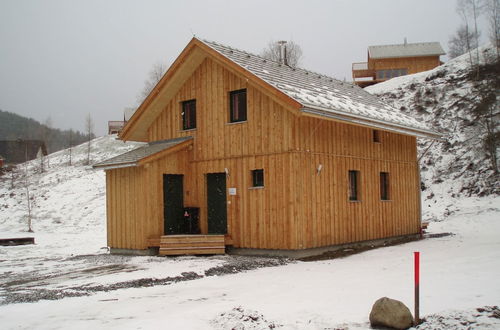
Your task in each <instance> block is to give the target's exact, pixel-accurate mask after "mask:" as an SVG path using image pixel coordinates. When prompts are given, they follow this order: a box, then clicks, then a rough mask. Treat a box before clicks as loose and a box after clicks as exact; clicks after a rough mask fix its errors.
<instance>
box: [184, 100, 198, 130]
mask: <svg viewBox="0 0 500 330" xmlns="http://www.w3.org/2000/svg"><path fill="white" fill-rule="evenodd" d="M181 114H182V129H184V130H186V129H193V128H196V100H189V101H184V102H182V113H181Z"/></svg>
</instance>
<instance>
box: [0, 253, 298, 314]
mask: <svg viewBox="0 0 500 330" xmlns="http://www.w3.org/2000/svg"><path fill="white" fill-rule="evenodd" d="M131 258H134V257H128V256H113V255H86V256H76V257H72V258H68V259H65V260H61V261H60V262H65V261H67V262H74V261H84V265H86V267H84V268H81V267H80V268H79V269H75V270H71V271H68V272H65V273H49V274H44V275H40V274H39V273H38V272H32V273H24V274H22V275H21V276H16V279H15V280H10V281H9V280H8V281H4V282H3V283H0V305H5V304H14V303H29V302H36V301H39V300H58V299H62V298H65V297H78V296H87V295H91V294H93V293H96V292H108V291H114V290H119V289H125V288H140V287H151V286H156V285H169V284H172V283H177V282H183V281H193V280H197V279H200V278H204V277H209V276H223V275H228V274H236V273H240V272H244V271H248V270H253V269H257V268H264V267H275V266H281V265H285V264H288V263H290V262H293V261H292V260H290V259H286V258H258V257H243V256H230V255H224V256H213V257H207V258H215V259H221V260H222V261H223V262H224V263H223V264H222V265H221V266H217V267H212V268H209V269H207V270H205V271H204V274H199V273H195V272H183V273H181V274H180V275H178V276H167V277H164V278H150V277H146V278H140V279H134V280H129V281H123V282H116V283H111V284H97V285H95V284H94V285H93V284H90V285H89V284H85V285H79V286H68V287H64V288H60V289H59V288H57V289H47V288H46V286H47V284H57V283H58V282H63V281H64V279H68V278H70V279H72V280H78V279H89V278H93V277H95V276H99V275H107V274H114V273H120V272H132V271H135V270H137V268H135V267H133V266H130V265H127V264H126V263H124V261H128V260H130V259H131ZM172 259H174V260H175V257H173V258H172V257H170V258H169V259H166V258H165V259H163V260H172ZM157 261H158V262H162V258H158V260H157ZM96 263H105V265H99V266H95V264H96ZM106 263H109V264H106Z"/></svg>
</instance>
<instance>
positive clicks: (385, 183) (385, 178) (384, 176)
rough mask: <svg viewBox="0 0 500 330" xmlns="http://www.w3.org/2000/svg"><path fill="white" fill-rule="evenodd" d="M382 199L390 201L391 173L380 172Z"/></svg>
mask: <svg viewBox="0 0 500 330" xmlns="http://www.w3.org/2000/svg"><path fill="white" fill-rule="evenodd" d="M380 199H381V200H383V201H388V200H389V173H387V172H380Z"/></svg>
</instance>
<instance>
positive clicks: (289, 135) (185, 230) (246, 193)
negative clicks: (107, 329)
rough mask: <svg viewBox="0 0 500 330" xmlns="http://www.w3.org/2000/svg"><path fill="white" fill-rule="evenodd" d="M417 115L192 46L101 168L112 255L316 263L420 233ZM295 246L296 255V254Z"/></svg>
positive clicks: (224, 51)
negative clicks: (123, 148) (130, 146)
mask: <svg viewBox="0 0 500 330" xmlns="http://www.w3.org/2000/svg"><path fill="white" fill-rule="evenodd" d="M417 137H430V138H436V137H438V134H437V133H435V132H432V131H430V130H429V129H427V128H426V127H425V126H424V125H422V124H421V123H419V122H418V121H417V120H415V119H413V118H410V117H408V116H406V115H404V114H402V113H400V112H399V111H398V110H396V109H394V108H392V107H390V106H388V105H386V104H384V103H382V102H381V101H380V100H379V99H378V98H377V97H375V96H372V95H371V94H369V93H367V92H365V91H364V90H362V89H361V88H359V87H357V86H354V85H352V84H349V83H343V82H341V81H338V80H335V79H333V78H330V77H328V76H325V75H322V74H318V73H314V72H311V71H306V70H303V69H299V68H291V67H288V66H286V65H284V64H282V63H277V62H273V61H270V60H267V59H264V58H261V57H259V56H256V55H253V54H250V53H247V52H244V51H241V50H237V49H234V48H230V47H227V46H223V45H220V44H218V43H214V42H208V41H203V40H200V39H197V38H193V39H192V40H191V41H190V42H189V44H188V45H187V46H186V48H185V49H184V50H183V51H182V53H181V54H180V55H179V57H178V58H177V59H176V60H175V62H174V63H173V64H172V66H171V67H170V68H169V70H168V71H167V72H166V73H165V75H164V76H163V78H162V79H161V80H160V81H159V82H158V84H157V85H156V87H155V88H154V89H153V90H152V91H151V93H150V95H149V96H148V97H147V98H146V99H145V100H144V102H143V103H142V104H141V106H140V107H139V108H138V109H137V111H136V112H135V113H134V115H133V116H132V118H131V119H130V120H129V121H128V122H127V124H126V125H125V127H124V128H123V130H122V131H121V133H120V134H119V138H120V139H122V140H125V141H143V142H147V144H145V145H144V146H142V147H140V148H138V149H136V150H133V151H130V152H128V153H126V154H123V155H119V156H117V157H114V158H112V159H109V160H106V161H104V162H101V163H99V164H96V165H94V167H95V168H102V169H104V170H106V187H107V191H106V198H107V235H108V245H109V247H110V248H111V251H112V252H132V251H137V252H145V251H147V249H151V248H155V247H156V248H158V247H159V252H160V254H164V255H165V254H183V253H192V254H199V253H223V252H224V250H225V248H226V247H230V248H231V249H232V251H234V252H243V253H251V252H263V253H278V254H285V255H286V254H288V255H291V254H294V253H295V255H306V254H316V253H318V252H320V251H322V250H321V249H328V248H330V247H332V246H340V245H342V244H348V243H352V242H366V241H369V242H374V241H377V240H380V239H384V238H389V237H402V236H408V235H410V236H411V235H416V234H419V233H420V225H421V224H420V201H419V197H420V182H419V168H418V163H417V147H416V138H417ZM297 251H298V252H297Z"/></svg>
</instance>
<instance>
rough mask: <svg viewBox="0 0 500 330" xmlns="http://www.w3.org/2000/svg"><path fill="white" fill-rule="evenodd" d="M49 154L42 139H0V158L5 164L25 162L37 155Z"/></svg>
mask: <svg viewBox="0 0 500 330" xmlns="http://www.w3.org/2000/svg"><path fill="white" fill-rule="evenodd" d="M39 154H41V155H44V156H46V155H47V147H46V146H45V143H44V142H43V141H40V140H14V141H0V155H1V156H0V159H1V158H3V162H2V163H3V166H9V165H16V164H20V163H24V162H25V161H27V160H32V159H35V158H37V155H39Z"/></svg>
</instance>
